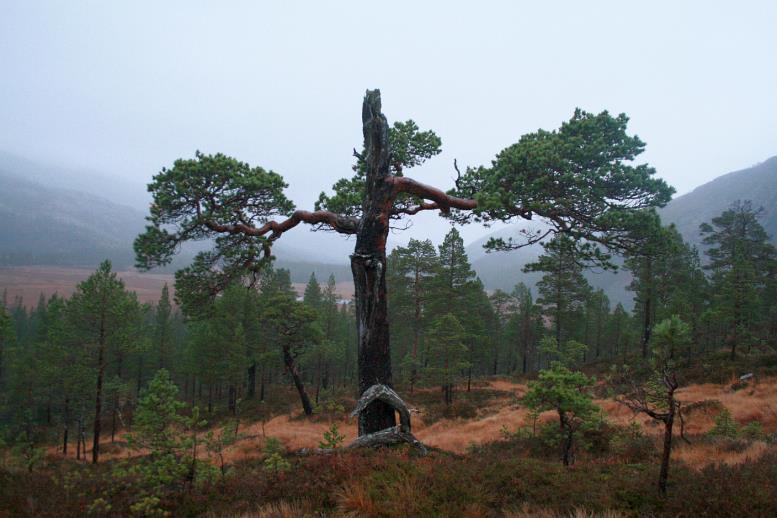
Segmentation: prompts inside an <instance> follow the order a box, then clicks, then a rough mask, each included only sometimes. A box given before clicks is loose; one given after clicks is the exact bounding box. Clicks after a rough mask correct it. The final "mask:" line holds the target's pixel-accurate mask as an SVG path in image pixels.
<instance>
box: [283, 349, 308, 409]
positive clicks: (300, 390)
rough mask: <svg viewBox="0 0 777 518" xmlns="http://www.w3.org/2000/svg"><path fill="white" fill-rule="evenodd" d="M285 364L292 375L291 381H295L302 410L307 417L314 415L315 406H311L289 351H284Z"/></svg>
mask: <svg viewBox="0 0 777 518" xmlns="http://www.w3.org/2000/svg"><path fill="white" fill-rule="evenodd" d="M283 362H284V363H285V364H286V369H287V370H288V371H289V374H291V379H292V380H294V386H295V387H296V388H297V392H298V393H299V398H300V400H301V401H302V410H303V411H304V412H305V415H312V414H313V405H311V404H310V398H309V397H308V394H307V392H305V385H303V384H302V378H301V377H300V375H299V371H297V366H296V365H295V364H294V358H293V357H292V356H291V353H290V352H289V350H288V349H284V350H283Z"/></svg>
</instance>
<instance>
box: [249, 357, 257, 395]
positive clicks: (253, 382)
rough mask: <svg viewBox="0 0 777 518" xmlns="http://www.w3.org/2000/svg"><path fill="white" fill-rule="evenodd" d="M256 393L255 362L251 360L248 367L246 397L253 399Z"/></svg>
mask: <svg viewBox="0 0 777 518" xmlns="http://www.w3.org/2000/svg"><path fill="white" fill-rule="evenodd" d="M255 395H256V362H253V363H252V364H251V366H250V367H249V368H248V398H249V399H253V398H254V396H255Z"/></svg>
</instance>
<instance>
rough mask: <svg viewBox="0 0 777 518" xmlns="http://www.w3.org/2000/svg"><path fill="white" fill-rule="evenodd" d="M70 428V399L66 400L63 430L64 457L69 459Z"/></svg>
mask: <svg viewBox="0 0 777 518" xmlns="http://www.w3.org/2000/svg"><path fill="white" fill-rule="evenodd" d="M69 426H70V399H68V398H65V417H64V429H63V430H62V455H64V456H65V457H67V440H68V435H69V434H68V432H69Z"/></svg>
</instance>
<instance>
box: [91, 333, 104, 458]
mask: <svg viewBox="0 0 777 518" xmlns="http://www.w3.org/2000/svg"><path fill="white" fill-rule="evenodd" d="M99 344H100V345H99V352H98V356H97V396H96V397H95V402H94V434H93V437H92V464H97V462H98V461H99V460H100V429H101V426H100V425H101V423H100V413H101V411H102V403H103V377H104V376H105V324H104V322H100V342H99Z"/></svg>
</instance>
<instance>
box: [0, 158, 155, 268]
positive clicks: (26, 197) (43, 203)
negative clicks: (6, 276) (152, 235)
mask: <svg viewBox="0 0 777 518" xmlns="http://www.w3.org/2000/svg"><path fill="white" fill-rule="evenodd" d="M0 218H2V220H3V225H2V227H1V228H0V265H3V266H11V265H59V266H89V267H91V266H93V265H96V264H98V263H99V262H100V261H102V260H103V259H106V258H107V259H110V260H111V261H113V262H114V264H115V265H116V266H117V267H119V268H125V267H127V266H130V265H131V264H132V263H133V261H134V258H133V252H132V247H131V243H132V240H133V239H134V238H135V236H136V235H137V234H138V232H141V231H142V230H143V228H144V220H143V214H142V213H141V212H139V211H137V210H135V209H133V208H130V207H127V206H124V205H119V204H116V203H113V202H111V201H108V200H106V199H105V198H101V197H99V196H94V195H92V194H88V193H85V192H79V191H75V190H70V189H60V188H55V187H47V186H44V185H42V184H39V183H36V182H33V181H29V180H27V179H24V178H21V177H19V176H16V175H14V174H10V173H8V172H6V171H0Z"/></svg>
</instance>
